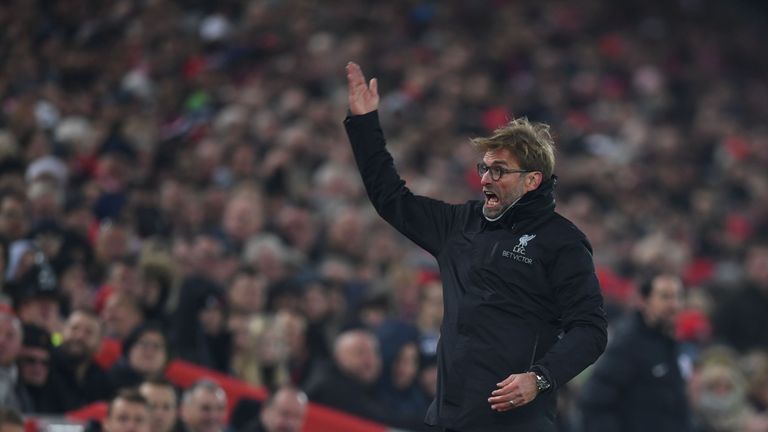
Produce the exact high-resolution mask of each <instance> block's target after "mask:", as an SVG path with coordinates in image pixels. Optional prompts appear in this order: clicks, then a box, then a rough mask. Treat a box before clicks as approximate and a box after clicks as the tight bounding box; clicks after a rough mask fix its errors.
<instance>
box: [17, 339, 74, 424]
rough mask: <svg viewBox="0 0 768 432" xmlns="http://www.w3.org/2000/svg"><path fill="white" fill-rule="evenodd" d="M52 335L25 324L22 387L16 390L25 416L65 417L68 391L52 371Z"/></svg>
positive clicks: (20, 354)
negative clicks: (49, 415) (35, 414)
mask: <svg viewBox="0 0 768 432" xmlns="http://www.w3.org/2000/svg"><path fill="white" fill-rule="evenodd" d="M52 352H53V346H52V344H51V335H50V333H48V331H46V330H45V329H43V328H41V327H37V326H35V325H31V324H25V325H24V339H23V341H22V346H21V351H20V352H19V357H18V360H17V364H18V365H19V385H18V387H17V388H16V391H17V395H18V400H19V402H20V405H21V407H20V409H21V411H22V412H23V413H43V414H61V413H63V412H64V407H65V402H64V401H65V400H66V398H67V391H68V389H67V388H66V387H64V386H63V385H62V382H61V379H60V378H59V377H58V375H57V374H56V373H55V372H54V371H52V364H51V363H52V361H53V358H52Z"/></svg>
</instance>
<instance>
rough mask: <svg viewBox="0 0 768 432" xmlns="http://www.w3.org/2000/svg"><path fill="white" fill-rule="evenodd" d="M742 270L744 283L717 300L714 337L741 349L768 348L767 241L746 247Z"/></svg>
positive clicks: (744, 350) (742, 350)
mask: <svg viewBox="0 0 768 432" xmlns="http://www.w3.org/2000/svg"><path fill="white" fill-rule="evenodd" d="M744 269H745V272H746V281H745V283H744V285H743V286H740V287H739V288H738V289H736V290H735V291H734V292H733V293H729V295H727V296H726V297H725V299H724V300H723V301H722V302H718V303H717V306H716V308H715V314H714V319H713V324H714V330H715V337H716V338H718V339H719V340H720V341H721V342H724V343H728V344H730V345H732V346H733V347H735V348H736V349H737V350H739V351H741V352H746V351H749V350H752V349H761V350H768V332H767V331H765V329H766V328H768V240H765V239H763V240H761V241H760V242H758V243H755V244H753V245H752V246H750V247H749V250H748V251H747V257H746V261H745V264H744Z"/></svg>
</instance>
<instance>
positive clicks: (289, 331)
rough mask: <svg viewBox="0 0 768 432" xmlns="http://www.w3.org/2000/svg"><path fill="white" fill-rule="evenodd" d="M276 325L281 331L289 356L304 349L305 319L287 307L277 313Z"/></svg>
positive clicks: (296, 354) (295, 354)
mask: <svg viewBox="0 0 768 432" xmlns="http://www.w3.org/2000/svg"><path fill="white" fill-rule="evenodd" d="M276 324H277V326H278V327H280V329H281V331H282V338H283V340H284V341H285V344H286V345H287V348H288V355H289V356H290V357H298V356H300V355H301V354H302V353H303V352H304V350H305V349H306V346H307V344H306V334H305V331H306V327H307V322H306V319H305V318H304V317H303V316H302V315H300V314H298V313H296V312H293V311H290V310H288V309H286V310H284V311H282V312H280V313H279V314H278V315H277V323H276Z"/></svg>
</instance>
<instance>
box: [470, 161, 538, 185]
mask: <svg viewBox="0 0 768 432" xmlns="http://www.w3.org/2000/svg"><path fill="white" fill-rule="evenodd" d="M534 171H536V170H521V169H509V168H504V167H502V166H499V165H486V164H484V163H483V162H478V163H477V175H479V176H480V178H482V177H483V176H484V175H485V173H487V172H490V173H491V180H493V181H499V180H501V178H502V177H504V175H505V174H521V173H529V172H534Z"/></svg>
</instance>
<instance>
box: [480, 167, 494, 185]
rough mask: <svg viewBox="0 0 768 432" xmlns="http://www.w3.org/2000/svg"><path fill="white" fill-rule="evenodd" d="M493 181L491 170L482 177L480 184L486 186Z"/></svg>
mask: <svg viewBox="0 0 768 432" xmlns="http://www.w3.org/2000/svg"><path fill="white" fill-rule="evenodd" d="M491 183H493V179H492V178H491V171H490V170H489V171H486V172H485V173H484V174H483V175H482V176H481V177H480V184H481V185H483V186H485V185H489V184H491Z"/></svg>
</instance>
